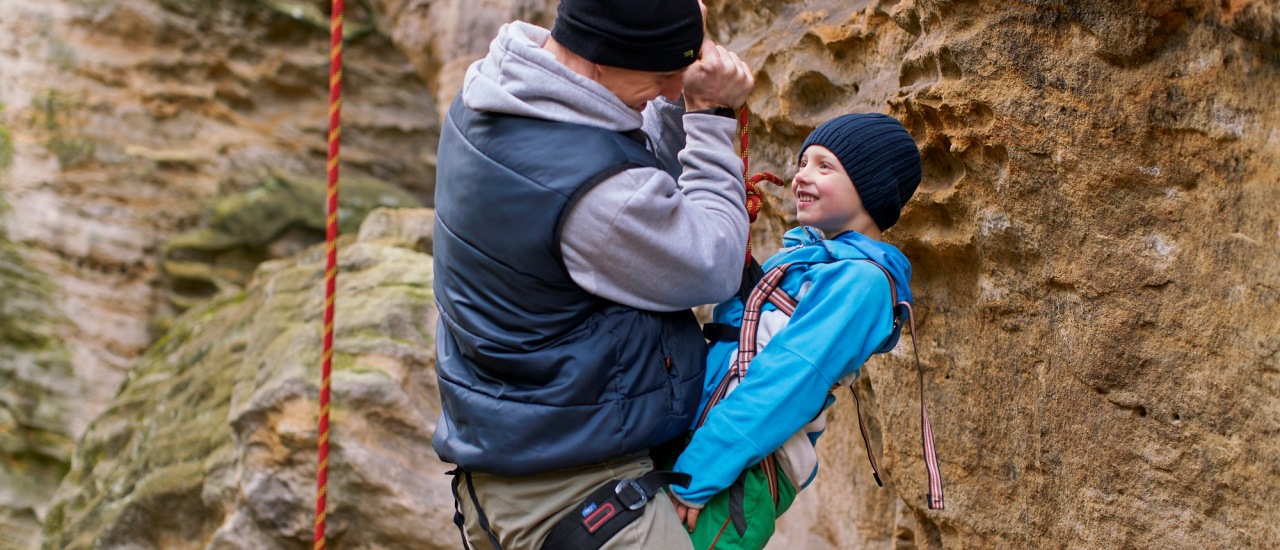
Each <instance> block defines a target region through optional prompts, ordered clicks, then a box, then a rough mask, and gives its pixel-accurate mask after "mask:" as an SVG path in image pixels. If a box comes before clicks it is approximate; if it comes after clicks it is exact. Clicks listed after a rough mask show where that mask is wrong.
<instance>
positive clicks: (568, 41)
mask: <svg viewBox="0 0 1280 550" xmlns="http://www.w3.org/2000/svg"><path fill="white" fill-rule="evenodd" d="M551 36H552V38H555V39H556V42H559V43H560V44H561V45H563V46H564V47H565V48H568V49H569V51H571V52H573V53H575V54H578V55H580V56H582V57H584V58H586V59H587V60H588V61H590V62H592V63H596V64H599V65H608V66H610V67H621V68H624V69H632V70H636V71H652V72H667V71H678V70H680V69H683V68H685V67H688V66H689V65H690V64H692V63H693V62H694V61H695V60H697V59H698V51H699V50H701V49H702V8H701V7H699V6H698V0H651V1H645V2H637V1H635V0H562V1H561V2H560V7H559V8H558V9H557V11H556V22H555V25H553V26H552V27H551Z"/></svg>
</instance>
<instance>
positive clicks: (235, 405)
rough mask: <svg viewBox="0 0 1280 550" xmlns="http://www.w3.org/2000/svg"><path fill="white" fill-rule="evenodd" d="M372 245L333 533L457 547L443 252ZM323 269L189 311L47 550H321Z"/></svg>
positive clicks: (57, 523)
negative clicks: (434, 278)
mask: <svg viewBox="0 0 1280 550" xmlns="http://www.w3.org/2000/svg"><path fill="white" fill-rule="evenodd" d="M418 212H419V213H420V214H419V216H422V217H425V218H426V219H430V212H429V211H418ZM366 235H367V237H368V240H367V241H363V240H362V241H354V240H353V239H348V240H347V243H346V244H344V245H343V246H342V247H341V248H340V253H339V262H338V263H339V270H340V272H341V275H340V277H339V280H338V302H337V308H338V311H340V312H341V314H340V315H339V317H338V321H337V326H336V334H337V337H336V341H335V344H334V352H335V353H334V373H333V378H332V388H333V397H332V402H331V403H332V405H331V407H332V409H331V414H332V421H333V426H334V428H333V430H332V435H331V445H332V449H331V453H332V454H331V455H330V464H331V466H330V479H329V495H330V496H329V499H330V502H331V504H330V506H329V516H328V525H329V534H330V537H331V541H332V544H333V545H334V546H335V547H341V548H452V547H453V546H454V543H455V537H456V536H457V532H456V531H453V530H451V529H446V527H451V520H450V518H451V517H452V510H451V509H450V508H449V507H448V506H447V502H448V499H449V498H450V496H449V495H450V493H449V487H448V478H447V477H446V476H445V475H443V473H444V471H445V466H444V465H443V464H441V463H440V462H438V461H437V460H436V459H435V455H434V454H433V453H431V452H430V441H431V434H432V431H433V429H434V427H435V418H436V417H437V416H438V415H439V407H438V397H437V395H438V391H437V389H436V386H435V374H434V372H435V371H434V369H433V368H432V366H433V364H434V338H433V336H434V324H435V308H434V303H433V301H432V294H431V257H430V256H427V255H425V254H423V253H421V252H418V251H415V250H412V249H409V248H401V247H397V246H393V245H390V244H385V243H387V242H388V241H389V240H391V241H393V240H394V238H395V235H394V234H388V233H385V232H382V233H380V232H378V231H375V230H371V231H369V232H367V233H366ZM324 261H325V258H324V247H323V246H320V247H315V248H312V249H309V250H307V251H306V252H303V253H302V254H300V255H298V256H296V257H295V258H292V259H289V260H279V261H272V262H268V263H266V264H264V265H263V266H262V268H261V269H259V270H258V272H257V273H256V274H255V277H254V280H253V281H252V282H251V283H250V284H249V286H248V288H247V289H246V290H244V291H242V292H234V291H230V292H224V293H221V294H219V295H218V296H216V297H215V298H213V299H212V300H211V301H209V302H206V303H205V304H204V305H202V306H200V307H197V308H194V309H191V310H189V311H187V312H186V313H185V314H184V315H182V316H181V317H180V318H179V319H178V321H177V322H176V323H175V326H174V328H173V330H171V331H170V332H169V333H168V334H167V335H166V336H165V337H164V338H163V339H162V340H161V341H159V342H157V343H156V345H155V346H153V347H152V348H151V349H150V350H149V351H148V352H147V353H146V355H144V356H143V357H142V358H141V359H140V360H139V361H138V364H137V365H136V366H135V367H134V368H133V369H132V370H130V372H129V377H128V379H127V380H126V382H125V384H124V386H123V387H122V388H121V390H120V394H119V395H118V396H117V397H116V399H115V400H114V401H113V402H112V404H111V407H109V408H108V409H107V411H106V412H105V413H103V414H102V415H101V416H99V417H98V418H97V419H96V420H95V421H94V423H93V424H92V425H91V426H90V428H89V430H88V432H87V433H86V434H85V436H84V437H83V439H82V440H81V442H80V444H79V446H78V447H77V449H76V453H75V456H74V458H73V461H72V465H71V472H70V474H69V475H68V476H67V479H66V480H65V481H64V482H63V484H62V487H61V489H60V490H59V493H58V496H57V498H56V499H55V501H54V505H53V508H52V510H51V512H50V514H49V518H48V520H47V523H46V526H45V529H46V531H45V539H44V547H45V548H59V549H62V548H68V549H72V548H167V549H168V548H226V549H239V548H263V549H273V548H278V549H286V548H299V549H301V548H310V547H311V535H312V519H313V517H312V514H313V513H314V512H313V510H314V505H315V491H316V488H315V467H316V445H317V433H316V418H317V412H318V410H319V406H318V404H317V396H318V393H319V366H320V352H321V347H320V337H321V308H322V304H323V300H324V296H323V284H322V282H323V277H324Z"/></svg>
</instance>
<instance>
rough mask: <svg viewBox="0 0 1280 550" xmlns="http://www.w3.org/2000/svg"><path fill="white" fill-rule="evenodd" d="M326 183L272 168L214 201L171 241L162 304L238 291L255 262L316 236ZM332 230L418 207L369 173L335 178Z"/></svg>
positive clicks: (319, 236)
mask: <svg viewBox="0 0 1280 550" xmlns="http://www.w3.org/2000/svg"><path fill="white" fill-rule="evenodd" d="M327 196H328V190H327V184H326V182H325V181H324V180H321V179H318V178H309V177H305V176H299V175H296V174H285V173H277V174H272V175H271V176H269V177H268V178H266V179H265V180H264V181H263V183H262V185H260V186H259V187H256V188H254V189H251V190H249V191H246V192H244V193H241V194H238V195H235V196H232V197H229V198H227V199H224V200H222V201H220V202H219V203H217V204H216V205H215V206H214V208H213V213H212V215H211V217H210V219H209V223H208V225H206V226H204V227H201V228H199V229H196V230H194V231H190V232H187V233H184V234H181V235H178V236H177V237H174V238H173V239H171V240H170V241H169V242H168V243H166V244H165V247H164V261H163V263H162V266H163V268H164V271H165V274H166V275H168V277H169V280H170V282H171V285H172V286H171V290H170V301H171V303H173V305H174V306H176V307H178V308H179V309H186V308H188V307H191V306H192V305H194V304H196V303H199V302H200V301H201V300H204V299H206V298H208V297H209V296H212V295H213V294H215V293H217V292H218V291H219V290H223V289H227V288H241V287H243V286H244V285H245V284H246V283H247V282H248V281H249V277H250V276H251V275H252V274H253V271H254V269H256V268H257V267H258V265H259V264H261V263H262V262H264V261H266V260H269V259H273V258H281V257H285V256H288V255H291V254H293V253H296V252H298V251H300V250H302V249H303V248H305V247H307V246H310V245H313V244H316V243H318V242H321V241H323V239H324V234H325V221H326V198H327ZM340 199H341V200H340V202H339V208H338V230H339V232H340V233H343V234H349V233H353V232H355V230H356V229H357V228H358V227H359V226H360V223H361V222H362V221H363V220H364V218H365V216H367V215H368V214H369V212H370V211H372V210H373V209H375V208H383V207H386V208H405V207H416V206H420V203H419V202H418V200H417V199H415V198H414V197H413V196H412V195H410V194H408V193H407V192H405V191H403V190H400V189H397V188H396V187H394V186H392V185H391V184H389V183H386V182H383V181H381V180H377V179H373V178H361V177H353V176H347V177H344V178H343V179H342V182H341V189H340Z"/></svg>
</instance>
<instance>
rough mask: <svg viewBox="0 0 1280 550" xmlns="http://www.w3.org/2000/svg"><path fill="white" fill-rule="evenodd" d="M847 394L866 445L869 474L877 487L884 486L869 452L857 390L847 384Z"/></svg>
mask: <svg viewBox="0 0 1280 550" xmlns="http://www.w3.org/2000/svg"><path fill="white" fill-rule="evenodd" d="M836 385H837V386H838V385H839V384H836ZM849 394H850V395H852V396H853V410H854V412H855V413H857V415H858V431H860V432H862V443H863V444H864V445H866V447H867V461H868V462H870V463H871V476H872V477H874V478H876V486H877V487H884V482H882V481H880V467H879V466H876V455H875V453H873V452H871V437H870V436H868V435H867V424H866V423H865V422H863V421H862V404H861V403H859V402H858V392H856V391H853V386H849Z"/></svg>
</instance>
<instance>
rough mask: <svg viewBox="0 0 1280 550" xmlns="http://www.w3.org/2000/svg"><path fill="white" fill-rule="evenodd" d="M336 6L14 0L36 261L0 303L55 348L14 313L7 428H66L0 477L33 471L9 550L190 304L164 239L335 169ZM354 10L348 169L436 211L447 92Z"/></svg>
mask: <svg viewBox="0 0 1280 550" xmlns="http://www.w3.org/2000/svg"><path fill="white" fill-rule="evenodd" d="M323 5H324V3H323V2H321V3H316V2H285V1H276V0H272V1H265V0H264V1H250V2H242V1H238V0H235V1H232V0H219V1H212V2H205V1H198V2H197V1H183V0H164V1H152V0H49V1H42V2H30V1H28V0H0V59H2V61H0V191H2V192H3V194H4V195H5V197H6V198H7V199H8V202H9V203H10V204H11V206H12V207H11V208H9V209H7V210H5V211H4V212H3V213H0V217H2V218H3V222H4V224H5V225H6V226H7V227H8V230H9V231H8V236H9V239H10V242H11V243H12V246H10V247H8V248H7V249H6V255H5V265H6V266H8V267H12V266H16V265H21V266H22V268H21V269H22V270H23V272H24V273H25V274H24V275H21V276H18V279H11V278H9V277H8V275H12V273H13V272H12V271H8V270H7V268H6V270H7V271H8V272H7V273H6V275H5V276H0V284H3V285H4V286H3V288H0V297H3V301H0V309H4V310H5V311H8V312H22V313H21V315H20V316H19V317H21V318H22V319H24V320H23V321H22V322H23V323H35V324H37V325H39V326H41V327H42V328H41V329H40V332H39V334H40V335H41V337H42V338H48V341H49V342H50V344H49V346H48V349H43V350H42V351H40V352H39V354H38V355H33V353H34V352H31V351H30V350H28V349H26V348H23V347H19V346H12V347H11V346H10V345H9V338H10V337H14V338H16V336H13V335H14V334H18V333H19V332H21V331H22V330H23V329H21V328H20V327H18V326H16V325H11V324H10V323H9V322H8V321H9V319H12V317H6V320H5V321H4V322H0V340H3V341H4V342H5V344H4V347H5V349H4V350H2V351H0V373H3V374H0V377H4V380H9V377H11V376H12V377H16V378H15V379H16V380H17V383H16V384H15V385H10V384H7V383H6V384H5V388H4V389H3V390H0V393H4V394H5V395H6V396H7V397H6V398H4V399H5V402H4V406H6V407H16V408H13V409H12V410H11V411H10V412H11V413H12V414H11V415H16V419H17V420H16V422H17V423H18V424H17V427H16V428H11V427H10V420H12V419H10V418H8V417H6V420H4V421H3V422H0V432H3V433H4V434H5V435H4V436H0V437H5V438H7V437H9V436H11V435H12V436H14V437H17V438H19V439H21V438H26V437H30V431H31V430H36V429H37V428H38V429H39V430H49V431H48V433H52V434H58V437H61V438H64V439H65V443H61V444H58V445H52V443H49V444H48V445H46V446H43V447H40V450H39V452H27V451H26V450H23V449H27V450H29V449H28V448H27V447H23V446H18V447H14V446H12V445H10V443H11V442H12V441H11V440H9V439H6V443H5V445H4V446H3V450H2V451H0V464H3V465H0V469H5V471H6V472H22V473H23V474H22V476H24V477H22V479H21V480H20V482H14V483H9V482H8V478H5V479H0V516H3V517H5V518H9V517H19V516H20V517H21V518H22V519H21V521H22V522H24V523H23V524H22V526H21V527H14V528H13V529H9V528H8V527H7V525H0V548H4V549H6V550H7V549H8V548H31V547H32V544H34V538H33V537H35V536H36V534H38V532H39V522H40V521H41V520H42V519H43V517H44V510H45V509H46V508H47V503H48V498H49V496H50V495H51V494H52V493H53V490H54V489H55V488H56V485H57V478H59V477H61V475H60V474H57V475H55V474H53V473H50V472H55V471H56V472H62V471H65V469H66V467H67V464H68V461H69V460H70V450H71V442H73V441H74V440H75V438H77V437H78V436H79V435H80V434H81V433H83V432H84V429H85V427H86V426H87V424H88V423H89V421H90V420H91V419H92V418H93V417H94V416H96V415H97V414H98V413H99V412H101V411H102V410H103V409H104V408H105V407H106V406H107V403H108V402H109V401H110V400H111V399H112V397H113V396H114V395H115V394H116V391H117V390H118V388H119V387H120V383H121V382H122V380H123V379H124V376H125V373H126V371H127V370H128V369H129V368H130V366H131V365H132V364H133V363H134V361H136V360H137V358H138V356H139V355H140V354H141V353H142V352H143V350H145V349H146V348H147V347H148V346H149V345H150V344H151V343H152V342H153V341H154V340H155V339H156V338H157V337H158V336H160V335H161V334H162V332H163V329H164V328H165V326H166V325H167V323H168V320H169V319H171V317H172V316H173V314H174V313H175V311H176V310H177V309H178V308H175V307H174V306H173V305H171V300H170V296H171V293H172V291H173V285H172V284H171V281H174V280H176V279H168V278H166V277H165V276H164V274H163V273H162V271H161V269H160V265H161V263H162V260H163V256H162V253H163V246H164V244H165V243H166V242H167V241H169V240H170V239H171V238H172V237H174V236H175V235H178V234H180V233H183V232H186V231H190V230H193V229H196V228H198V227H200V226H202V225H207V224H208V223H210V222H211V219H212V218H214V217H215V216H214V214H215V212H214V211H213V208H211V207H212V205H213V204H214V203H215V202H217V200H218V199H220V198H223V197H227V196H230V195H234V194H236V193H239V192H244V191H248V190H251V189H252V188H254V187H256V186H257V185H259V183H260V182H262V181H263V180H264V179H265V178H267V177H268V176H269V174H270V173H272V172H273V171H285V172H294V173H303V174H312V175H315V176H317V177H322V176H323V174H324V166H325V151H326V146H325V123H326V120H327V112H328V105H327V103H328V94H327V90H326V86H327V83H328V51H329V48H328V36H327V35H328V24H327V22H326V21H325V14H321V17H320V18H319V24H317V20H316V19H315V17H311V18H308V16H309V15H312V16H314V14H315V13H318V12H319V6H323ZM308 6H309V8H310V10H313V11H312V12H309V11H307V10H305V9H301V8H305V7H308ZM299 10H301V11H299ZM348 11H349V17H348V25H347V28H348V33H347V34H348V37H349V38H351V39H352V40H351V42H350V43H348V45H347V48H346V59H347V61H348V63H349V64H350V67H349V68H348V70H347V71H346V75H347V79H346V86H345V92H346V98H347V101H348V105H347V108H346V109H344V111H343V115H344V116H343V120H344V123H345V128H344V132H343V150H342V151H343V174H344V175H345V176H348V177H351V176H356V175H366V176H372V177H376V178H380V179H382V180H385V181H389V182H392V183H393V184H395V185H396V186H397V187H399V188H401V189H403V190H404V191H405V192H407V193H409V194H411V195H413V196H414V197H416V199H417V201H418V202H421V203H429V201H430V197H431V193H432V188H433V185H434V163H433V161H432V159H433V158H434V154H435V139H436V137H435V136H436V135H437V133H438V130H437V129H436V127H437V126H438V122H437V119H436V116H435V109H434V107H433V106H432V103H431V95H430V93H429V92H428V91H427V89H426V87H425V85H424V84H423V82H422V80H421V79H420V78H419V77H418V76H417V74H416V73H415V72H414V71H413V67H412V66H411V65H410V64H409V63H408V61H407V59H406V58H405V57H404V56H402V55H400V54H398V53H397V51H396V49H395V48H394V47H392V46H391V45H390V43H389V41H388V40H387V39H386V38H385V36H384V35H383V34H381V33H379V32H376V29H375V22H374V20H373V18H372V17H370V16H369V15H368V14H367V13H361V11H360V7H359V6H358V5H357V6H351V7H349V9H348ZM316 210H317V212H322V211H323V210H322V207H319V206H317V208H316ZM290 236H291V237H297V235H296V234H294V233H290ZM304 237H305V236H304ZM307 238H309V237H307ZM307 238H293V239H291V240H292V241H300V242H305V241H306V240H307ZM285 240H290V239H285ZM286 248H287V247H286ZM10 252H12V254H9V253H10ZM285 252H287V253H292V250H290V251H285ZM10 260H13V263H10ZM15 269H17V268H15ZM246 269H248V270H249V271H251V270H252V266H248V267H247V268H246ZM29 281H40V283H39V285H37V286H30V285H29V284H28V282H29ZM32 292H37V293H38V294H39V295H40V296H41V298H39V300H38V301H36V300H35V299H34V298H33V296H34V295H33V294H32ZM15 296H19V297H21V298H20V300H21V301H20V302H19V301H13V300H18V299H19V298H15ZM19 304H21V305H19ZM36 314H41V315H46V317H39V316H38V315H36ZM35 319H44V320H43V321H38V322H37V321H36V320H35ZM37 374H39V376H36V375H37ZM32 384H36V385H34V386H33V385H32ZM64 393H65V397H64V395H63V394H64ZM14 396H18V397H14ZM15 400H16V401H15ZM33 403H34V404H35V405H32V404H33ZM31 406H35V407H36V408H35V409H34V410H35V411H39V412H40V415H41V416H40V420H39V422H38V423H36V424H30V422H31V421H32V417H30V416H28V415H29V414H34V412H33V410H32V409H31ZM55 412H56V413H57V414H52V413H55ZM50 422H54V424H57V425H51V424H49V423H50ZM5 430H16V431H5ZM24 430H25V431H24ZM41 433H45V432H41ZM54 448H57V449H59V450H58V451H57V452H56V453H55V454H58V455H59V456H49V455H48V453H51V452H54V451H53V450H52V449H54ZM59 464H60V466H58V465H59ZM15 475H18V474H15ZM36 495H41V496H38V497H37V496H36ZM37 501H39V502H38V504H37V503H36V502H37ZM13 514H17V515H16V516H14V515H13ZM28 520H30V521H28ZM6 521H8V520H6V519H0V523H4V522H6ZM31 521H34V522H35V523H30V522H31ZM9 541H18V542H13V543H12V545H11V546H6V544H9Z"/></svg>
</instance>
